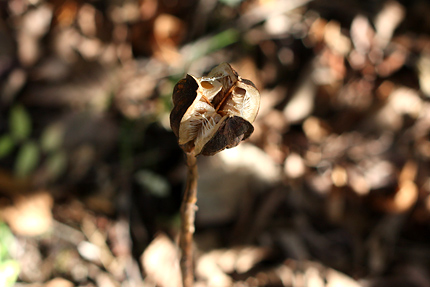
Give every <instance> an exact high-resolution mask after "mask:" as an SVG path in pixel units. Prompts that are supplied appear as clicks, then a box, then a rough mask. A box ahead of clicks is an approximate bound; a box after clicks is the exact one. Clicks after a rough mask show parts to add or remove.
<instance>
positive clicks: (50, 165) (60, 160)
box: [46, 151, 67, 180]
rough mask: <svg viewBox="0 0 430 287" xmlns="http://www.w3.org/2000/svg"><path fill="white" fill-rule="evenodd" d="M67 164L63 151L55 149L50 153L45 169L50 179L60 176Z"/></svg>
mask: <svg viewBox="0 0 430 287" xmlns="http://www.w3.org/2000/svg"><path fill="white" fill-rule="evenodd" d="M66 166H67V156H66V154H65V153H64V152H63V151H57V152H55V153H53V154H51V155H50V156H49V157H48V159H47V161H46V169H47V173H48V176H49V178H50V179H51V180H54V179H56V178H57V177H58V176H60V175H61V174H62V173H63V172H64V171H65V170H66Z"/></svg>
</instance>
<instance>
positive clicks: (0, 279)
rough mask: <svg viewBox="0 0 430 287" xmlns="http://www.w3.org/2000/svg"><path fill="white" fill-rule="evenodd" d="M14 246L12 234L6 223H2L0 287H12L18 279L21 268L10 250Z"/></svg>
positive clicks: (0, 224)
mask: <svg viewBox="0 0 430 287" xmlns="http://www.w3.org/2000/svg"><path fill="white" fill-rule="evenodd" d="M13 244H14V236H13V234H12V232H11V231H10V229H9V227H8V226H7V225H6V224H5V223H3V222H0V286H4V287H11V286H13V285H14V284H15V282H16V280H17V279H18V275H19V272H20V269H21V268H20V266H19V263H18V262H17V261H16V260H14V259H12V258H11V256H10V254H9V250H10V249H9V248H10V247H11V246H13Z"/></svg>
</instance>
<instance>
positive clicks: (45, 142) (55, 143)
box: [40, 124, 64, 152]
mask: <svg viewBox="0 0 430 287" xmlns="http://www.w3.org/2000/svg"><path fill="white" fill-rule="evenodd" d="M63 133H64V129H63V126H62V125H59V124H53V125H50V126H48V127H47V128H46V129H44V130H43V133H42V135H41V137H40V138H41V139H40V145H41V148H42V150H43V151H44V152H50V151H54V150H57V149H59V148H60V146H61V144H62V142H63Z"/></svg>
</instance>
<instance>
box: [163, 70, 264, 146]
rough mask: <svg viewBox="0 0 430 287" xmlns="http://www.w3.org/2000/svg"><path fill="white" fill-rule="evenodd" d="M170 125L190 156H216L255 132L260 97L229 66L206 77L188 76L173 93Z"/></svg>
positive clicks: (254, 89) (248, 83)
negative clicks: (254, 124) (253, 123)
mask: <svg viewBox="0 0 430 287" xmlns="http://www.w3.org/2000/svg"><path fill="white" fill-rule="evenodd" d="M173 104H174V107H173V110H172V113H171V114H170V125H171V127H172V130H173V132H174V133H175V135H176V137H177V138H178V142H179V145H180V146H181V147H182V149H183V150H184V151H185V152H187V153H191V152H192V153H194V154H195V155H199V154H203V155H213V154H215V153H217V152H219V151H222V150H224V149H226V148H232V147H235V146H237V145H238V144H239V143H240V141H242V140H244V139H246V138H248V137H249V136H250V135H251V133H252V132H253V131H254V127H253V126H252V122H253V121H254V119H255V117H256V116H257V113H258V109H259V107H260V93H259V92H258V90H257V88H256V87H255V86H254V84H253V83H252V82H251V81H249V80H246V79H242V78H241V77H240V76H239V75H238V74H237V72H236V71H235V70H233V68H232V67H231V66H230V65H229V64H228V63H222V64H220V65H219V66H217V67H215V68H214V69H213V70H212V71H211V72H210V73H209V74H208V75H207V76H206V77H201V78H196V77H194V76H191V75H187V76H186V77H185V79H182V80H180V81H179V82H178V83H177V84H176V86H175V88H174V90H173Z"/></svg>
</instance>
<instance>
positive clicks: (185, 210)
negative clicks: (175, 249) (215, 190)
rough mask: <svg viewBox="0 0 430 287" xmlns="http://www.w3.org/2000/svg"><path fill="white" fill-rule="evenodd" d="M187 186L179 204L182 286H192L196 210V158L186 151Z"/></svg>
mask: <svg viewBox="0 0 430 287" xmlns="http://www.w3.org/2000/svg"><path fill="white" fill-rule="evenodd" d="M186 155H187V166H188V174H187V186H186V188H185V193H184V198H183V200H182V205H181V234H180V238H179V246H180V248H181V251H182V257H181V272H182V282H183V286H184V287H192V286H193V283H194V272H193V234H194V229H195V228H194V219H195V213H196V210H197V206H196V202H197V177H198V174H197V160H196V157H195V155H194V154H193V153H187V154H186Z"/></svg>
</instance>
